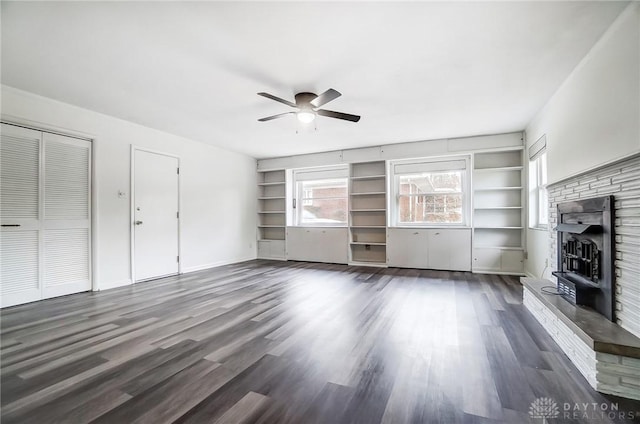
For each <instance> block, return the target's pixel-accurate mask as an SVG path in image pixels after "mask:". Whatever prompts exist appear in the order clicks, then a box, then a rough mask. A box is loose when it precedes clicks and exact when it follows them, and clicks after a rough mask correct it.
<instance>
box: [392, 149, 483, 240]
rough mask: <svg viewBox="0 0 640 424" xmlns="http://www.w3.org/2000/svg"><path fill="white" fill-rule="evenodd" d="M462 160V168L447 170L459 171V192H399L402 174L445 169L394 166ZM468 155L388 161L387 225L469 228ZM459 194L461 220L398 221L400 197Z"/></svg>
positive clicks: (397, 226) (438, 164)
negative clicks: (416, 169)
mask: <svg viewBox="0 0 640 424" xmlns="http://www.w3.org/2000/svg"><path fill="white" fill-rule="evenodd" d="M456 161H464V168H462V169H449V170H448V171H449V172H452V171H459V172H460V173H461V188H460V191H459V192H455V193H452V192H433V193H420V194H415V195H407V194H400V179H401V177H402V176H407V175H419V174H427V173H433V174H436V173H444V172H447V170H446V169H439V170H431V171H421V172H398V171H396V166H403V165H409V166H411V165H415V166H418V167H419V166H420V165H423V164H424V165H425V166H426V167H429V166H434V167H436V168H437V167H438V166H440V165H443V166H444V164H446V163H447V162H456ZM469 170H470V157H469V156H446V157H430V158H418V159H408V160H397V161H391V162H390V176H391V178H390V190H389V191H390V195H389V199H388V206H389V211H390V219H389V226H390V227H394V228H470V215H471V212H470V211H471V189H470V188H471V181H470V172H469ZM458 193H459V194H461V195H462V221H461V222H400V198H401V197H409V196H421V197H424V196H425V195H447V194H458Z"/></svg>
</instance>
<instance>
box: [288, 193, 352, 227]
mask: <svg viewBox="0 0 640 424" xmlns="http://www.w3.org/2000/svg"><path fill="white" fill-rule="evenodd" d="M299 222H300V224H308V225H312V224H322V225H331V224H335V225H342V224H346V223H347V198H346V197H345V198H342V199H312V200H306V201H305V203H304V205H303V206H302V209H301V211H300V221H299Z"/></svg>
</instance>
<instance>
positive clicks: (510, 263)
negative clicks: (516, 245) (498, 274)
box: [500, 250, 524, 274]
mask: <svg viewBox="0 0 640 424" xmlns="http://www.w3.org/2000/svg"><path fill="white" fill-rule="evenodd" d="M500 268H501V270H502V272H513V273H517V274H519V273H522V272H523V271H524V252H523V251H522V250H503V251H502V255H501V258H500Z"/></svg>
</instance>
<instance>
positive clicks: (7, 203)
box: [0, 124, 91, 307]
mask: <svg viewBox="0 0 640 424" xmlns="http://www.w3.org/2000/svg"><path fill="white" fill-rule="evenodd" d="M1 154H2V156H1V164H0V165H1V166H2V168H1V178H2V179H1V180H0V189H1V202H2V203H0V210H1V213H0V216H1V218H2V238H1V240H0V241H1V243H0V253H1V254H2V257H1V258H0V260H1V264H2V272H1V277H2V279H1V280H0V297H1V301H0V303H1V305H2V307H5V306H12V305H17V304H20V303H26V302H31V301H34V300H39V299H46V298H49V297H54V296H61V295H65V294H70V293H76V292H81V291H87V290H90V289H91V278H90V277H91V266H90V264H91V261H90V251H91V244H90V243H91V226H90V224H91V209H90V205H91V198H90V194H91V143H90V142H89V141H86V140H79V139H75V138H71V137H63V136H59V135H54V134H50V133H43V132H40V131H35V130H31V129H26V128H21V127H16V126H13V125H6V124H2V142H1Z"/></svg>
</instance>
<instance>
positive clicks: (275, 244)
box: [258, 240, 285, 259]
mask: <svg viewBox="0 0 640 424" xmlns="http://www.w3.org/2000/svg"><path fill="white" fill-rule="evenodd" d="M284 250H285V241H284V240H258V258H259V259H284V258H285V254H284Z"/></svg>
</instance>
